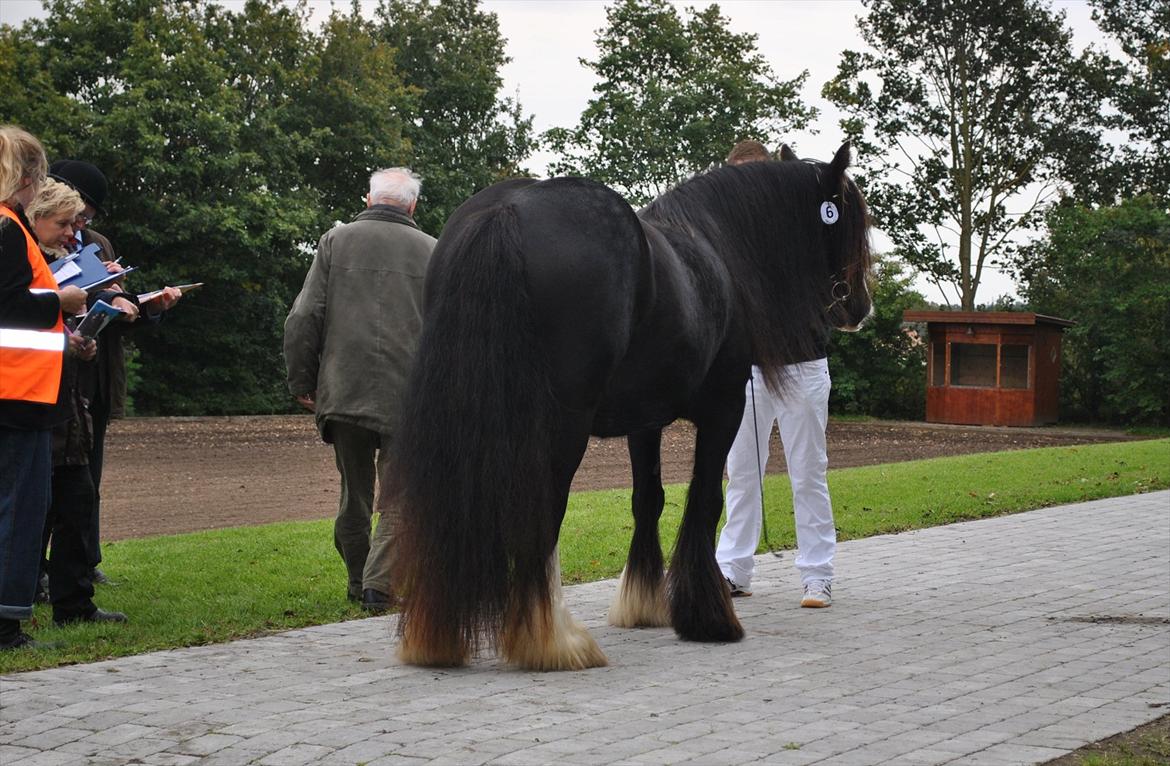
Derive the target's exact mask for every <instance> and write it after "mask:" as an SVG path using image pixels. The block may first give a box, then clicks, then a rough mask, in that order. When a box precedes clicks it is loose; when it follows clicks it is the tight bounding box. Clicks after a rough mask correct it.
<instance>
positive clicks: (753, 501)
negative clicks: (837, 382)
mask: <svg viewBox="0 0 1170 766" xmlns="http://www.w3.org/2000/svg"><path fill="white" fill-rule="evenodd" d="M783 380H784V385H783V388H782V390H781V391H780V392H773V391H770V390H769V389H768V387H767V386H766V385H764V382H763V381H764V378H763V375H762V373H761V372H760V369H759V368H758V367H753V368H752V380H750V381H748V390H747V401H746V403H745V404H744V409H743V421H742V423H741V424H740V427H739V433H737V434H736V436H735V442H734V443H733V444H732V445H731V451H730V452H729V453H728V455H727V476H728V482H727V523H726V524H725V525H724V526H723V531H722V532H721V533H720V534H719V544H718V546H717V548H716V551H715V558H716V560H717V561H718V562H719V568H720V569H721V570H722V572H723V576H724V577H725V578H727V581H728V586H729V587H730V588H731V594H732V595H733V596H750V595H751V582H752V574H753V572H754V570H755V558H754V556H755V552H756V548H757V546H758V545H759V542H760V525H761V523H762V518H763V517H762V515H761V497H760V478H761V477H760V471H761V469H762V468H763V467H764V466H766V465H767V464H768V451H769V450H768V440H769V438H770V437H771V435H772V423H779V425H780V442H781V445H782V446H783V447H784V459H785V461H786V462H787V464H788V479H789V481H790V482H791V484H792V505H793V511H794V513H795V516H796V545H797V548H798V549H799V550H798V551H797V554H796V569H797V571H799V572H800V579H801V582H802V584H803V586H804V593H803V596H802V598H801V604H800V605H801V606H804V607H826V606H829V605H830V604H831V603H832V582H833V555H834V554H835V553H836V551H837V530H836V527H835V525H834V524H833V506H832V503H831V502H830V500H829V484H828V480H827V477H826V472H827V471H828V467H829V458H828V453H827V451H826V448H825V428H826V426H827V425H828V422H829V388H830V380H829V361H828V359H825V358H821V359H813V360H811V361H808V362H799V363H796V364H789V365H785V367H784V374H783ZM753 388H754V390H753ZM753 399H754V405H753ZM757 444H758V445H759V446H758V450H759V451H758V452H757Z"/></svg>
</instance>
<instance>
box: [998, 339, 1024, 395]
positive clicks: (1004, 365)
mask: <svg viewBox="0 0 1170 766" xmlns="http://www.w3.org/2000/svg"><path fill="white" fill-rule="evenodd" d="M999 386H1000V388H1027V387H1028V347H1027V346H1018V345H1012V346H1008V345H1004V346H1001V347H1000V352H999Z"/></svg>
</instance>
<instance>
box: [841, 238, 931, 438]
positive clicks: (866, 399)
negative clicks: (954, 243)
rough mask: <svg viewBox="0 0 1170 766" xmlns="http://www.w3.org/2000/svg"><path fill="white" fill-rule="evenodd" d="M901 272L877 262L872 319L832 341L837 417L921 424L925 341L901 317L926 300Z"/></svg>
mask: <svg viewBox="0 0 1170 766" xmlns="http://www.w3.org/2000/svg"><path fill="white" fill-rule="evenodd" d="M903 271H904V268H903V266H902V265H901V264H899V263H898V261H896V260H893V259H889V258H885V259H880V260H879V261H878V263H877V268H876V277H877V278H876V279H875V281H874V285H873V307H874V314H873V316H872V317H870V319H869V321H868V322H866V323H865V325H864V326H863V327H862V328H861V330H859V331H858V332H855V333H846V332H835V333H833V334H832V335H831V336H830V340H829V373H830V375H831V377H832V379H833V390H832V392H831V393H830V398H829V408H830V410H831V411H832V412H833V413H835V414H851V415H872V416H874V417H881V418H904V419H910V420H919V419H921V418H922V417H923V416H924V414H925V412H926V338H925V335H922V336H919V335H918V334H917V332H916V331H914V330H913V329H911V328H906V327H904V326H903V323H902V312H904V311H906V310H908V309H921V308H924V307H925V305H926V299H925V298H923V297H922V295H920V294H919V293H918V292H916V291H915V290H914V289H913V288H912V287H911V284H912V283H913V279H912V278H911V277H908V276H906V275H905V274H904V273H903Z"/></svg>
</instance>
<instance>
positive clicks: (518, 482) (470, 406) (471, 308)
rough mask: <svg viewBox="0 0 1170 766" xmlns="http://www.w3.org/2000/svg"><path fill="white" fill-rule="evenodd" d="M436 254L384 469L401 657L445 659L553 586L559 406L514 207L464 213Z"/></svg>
mask: <svg viewBox="0 0 1170 766" xmlns="http://www.w3.org/2000/svg"><path fill="white" fill-rule="evenodd" d="M433 257H434V261H433V262H432V266H431V270H430V272H429V273H428V276H427V279H428V289H427V300H428V303H427V306H426V313H425V319H424V327H423V334H422V338H421V340H420V347H419V351H418V356H417V358H416V362H415V367H414V370H413V373H412V377H411V384H410V390H409V394H408V396H407V399H406V403H405V413H404V417H403V421H402V426H401V431H400V433H399V434H398V435H396V437H395V448H394V457H393V462H392V473H391V475H390V477H389V478H390V490H391V492H392V493H393V495H392V497H393V498H394V502H395V503H396V507H397V512H398V513H399V521H398V524H397V537H396V541H395V547H396V556H395V565H394V571H393V579H394V586H395V588H396V589H397V590H399V591H400V592H401V594H402V597H403V603H402V612H401V620H400V623H399V633H400V635H401V636H402V637H403V648H402V653H403V659H405V660H406V661H408V662H416V663H418V664H432V665H446V664H460V663H461V662H463V661H466V659H467V656H468V654H469V653H472V652H474V651H475V650H476V649H477V648H478V647H479V646H481V645H484V644H488V645H494V644H495V642H496V640H497V638H498V636H499V632H500V628H501V625H502V623H503V620H504V618H505V616H506V614H507V612H508V610H509V609H510V608H515V605H516V604H517V603H519V604H540V603H542V602H545V603H546V602H547V600H548V598H549V592H548V581H547V577H548V573H547V570H546V563H547V555H548V554H549V553H550V552H551V550H552V547H553V545H555V541H556V535H557V532H558V529H559V525H560V519H561V511H562V510H563V509H562V508H556V502H555V495H556V489H555V488H554V485H555V483H556V477H555V476H554V475H553V472H554V469H553V467H552V466H551V464H550V463H551V461H550V455H551V454H552V453H553V452H554V451H555V450H554V449H553V440H554V439H555V438H556V437H557V430H558V428H559V426H558V424H559V423H563V409H562V408H561V407H560V406H559V405H558V404H557V402H556V399H555V398H554V396H553V395H552V391H551V388H550V385H549V378H548V373H547V370H546V368H545V367H544V365H543V363H542V361H541V359H542V358H543V354H541V353H539V351H537V352H536V353H534V350H536V349H539V342H538V339H537V336H536V333H535V318H534V315H533V309H532V302H531V300H530V298H529V295H528V289H527V286H526V279H525V266H524V260H523V257H522V254H521V247H520V235H519V229H518V226H517V221H516V215H515V211H514V209H513V208H512V207H511V206H509V205H501V206H498V207H495V208H492V209H489V210H487V211H484V212H481V213H478V214H475V215H473V216H470V217H469V218H467V219H464V220H463V221H461V222H460V226H458V227H457V230H456V231H454V232H445V236H444V237H443V239H442V240H440V242H439V245H438V246H437V248H436V251H435V254H434V256H433Z"/></svg>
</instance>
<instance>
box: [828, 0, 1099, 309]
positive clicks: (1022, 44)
mask: <svg viewBox="0 0 1170 766" xmlns="http://www.w3.org/2000/svg"><path fill="white" fill-rule="evenodd" d="M867 5H868V6H869V12H868V14H867V15H866V16H864V17H862V18H861V19H860V20H859V26H860V30H861V34H862V37H863V39H864V40H865V41H866V43H868V44H869V46H870V47H871V49H872V52H856V51H845V52H844V54H843V55H842V60H841V62H840V64H839V66H838V71H837V75H836V77H835V78H834V79H833V80H832V81H830V82H829V83H827V84H826V85H825V87H824V90H823V93H824V95H825V96H826V97H827V98H828V99H829V100H830V101H832V102H833V103H834V104H836V105H837V106H838V107H840V108H841V109H842V110H844V112H845V113H846V118H845V119H844V120H843V121H842V126H843V127H844V128H845V130H846V132H847V133H849V134H850V135H852V136H854V137H855V138H856V139H857V140H858V146H859V148H860V154H861V164H862V166H863V167H865V168H866V169H867V171H868V182H867V184H866V194H867V196H868V197H869V201H870V205H871V209H872V210H874V211H875V215H876V216H877V223H878V224H879V226H880V227H881V228H882V229H883V230H884V231H885V232H886V233H887V234H888V235H889V236H890V239H891V240H892V241H893V243H894V245H895V251H894V252H895V254H896V255H897V256H898V257H900V258H902V259H904V260H905V261H906V262H907V263H909V264H910V265H912V266H913V267H914V268H915V269H917V270H919V271H920V272H921V273H923V274H924V275H925V276H926V277H927V278H928V279H929V280H930V281H931V282H932V283H933V284H935V285H936V286H937V287H938V288H939V289H940V291H942V292H943V294H944V295H947V294H948V293H947V289H948V288H949V289H950V290H951V292H950V295H953V296H954V297H956V298H957V302H958V303H959V305H960V306H961V307H962V308H963V309H964V310H968V311H969V310H972V309H974V307H975V304H976V294H977V292H978V290H979V285H980V282H981V281H982V277H983V269H984V267H985V266H987V265H992V264H995V263H998V262H1003V261H1005V260H1006V259H1008V258H1009V257H1010V256H1011V255H1012V254H1013V251H1014V248H1015V244H1014V243H1015V239H1014V237H1015V235H1016V234H1017V233H1020V232H1023V231H1025V230H1027V229H1028V228H1029V227H1031V226H1033V225H1035V224H1037V223H1039V222H1040V219H1041V216H1042V213H1043V210H1044V209H1045V207H1046V206H1047V205H1048V204H1050V203H1051V201H1052V200H1053V199H1054V197H1055V196H1056V194H1057V192H1058V189H1059V186H1060V182H1061V181H1062V179H1073V180H1076V179H1085V178H1087V177H1088V174H1086V173H1084V172H1082V170H1081V169H1082V168H1084V167H1086V166H1096V165H1099V164H1100V163H1101V162H1102V161H1103V158H1104V155H1105V152H1104V149H1103V148H1102V146H1101V142H1100V127H1099V124H1098V123H1099V122H1100V119H1099V114H1100V109H1099V105H1100V100H1101V93H1102V91H1103V89H1104V87H1105V84H1106V78H1105V74H1104V70H1103V68H1102V65H1101V61H1100V58H1099V57H1098V56H1096V55H1093V54H1090V53H1085V54H1080V55H1078V54H1076V53H1074V51H1073V48H1072V42H1071V32H1070V31H1069V30H1068V29H1067V28H1066V27H1065V25H1064V14H1063V13H1053V12H1052V11H1051V9H1050V8H1049V7H1048V6H1047V4H1045V3H1043V2H1041V1H1040V0H945V1H944V2H935V3H922V2H919V0H868V2H867ZM875 86H876V87H875ZM948 300H949V298H948Z"/></svg>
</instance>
